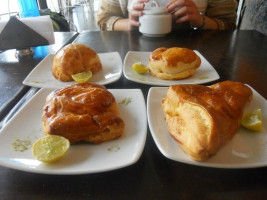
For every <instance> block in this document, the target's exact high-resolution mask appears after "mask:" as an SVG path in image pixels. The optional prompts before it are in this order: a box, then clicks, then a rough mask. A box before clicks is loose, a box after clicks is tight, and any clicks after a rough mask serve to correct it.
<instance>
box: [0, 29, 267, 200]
mask: <svg viewBox="0 0 267 200" xmlns="http://www.w3.org/2000/svg"><path fill="white" fill-rule="evenodd" d="M74 42H76V43H84V44H87V45H89V46H90V47H92V48H93V49H95V51H96V52H98V53H102V52H113V51H118V52H119V53H120V55H121V57H122V59H124V57H125V55H126V53H127V51H129V50H136V51H152V50H154V49H155V48H158V47H163V46H165V47H172V46H180V47H188V48H191V49H196V50H198V51H199V52H200V53H201V54H202V55H203V56H204V57H205V58H206V59H207V60H208V61H209V62H210V63H211V64H212V65H213V66H214V68H215V69H216V70H217V72H218V73H219V75H220V77H221V78H220V80H218V81H223V80H232V81H242V82H244V83H247V84H249V85H251V86H252V87H253V88H254V89H255V90H257V91H258V92H259V93H260V94H261V95H262V96H263V97H265V98H267V85H266V78H267V64H266V57H267V45H266V44H267V36H264V35H262V34H260V33H258V32H256V31H229V32H228V31H221V32H220V31H203V32H184V31H180V32H174V33H171V34H170V35H168V37H163V38H147V37H145V36H142V35H140V34H139V33H138V32H135V31H133V32H84V33H81V34H79V36H78V37H77V38H76V39H75V41H74ZM208 84H211V83H208ZM208 84H206V85H208ZM106 87H107V88H141V89H142V91H143V94H144V96H145V98H146V97H147V92H148V89H149V88H150V87H151V86H148V85H143V84H138V83H135V82H132V81H129V80H127V79H126V78H124V77H123V76H122V77H121V78H120V79H119V81H117V82H115V83H112V84H109V85H107V86H106ZM0 148H1V147H0ZM266 159H267V158H266ZM0 198H1V199H98V200H99V199H164V200H165V199H184V200H188V199H190V200H191V199H192V200H195V199H208V200H217V199H218V200H224V199H233V200H236V199H242V200H250V199H253V200H254V199H255V200H256V199H257V200H258V199H267V168H266V167H261V168H254V169H218V168H207V167H198V166H192V165H188V164H183V163H179V162H175V161H172V160H169V159H167V158H165V157H164V156H163V155H162V154H161V153H160V152H159V150H158V148H157V146H156V145H155V143H154V141H153V138H152V136H151V133H150V131H149V129H148V131H147V140H146V144H145V148H144V151H143V154H142V156H141V158H140V159H139V161H138V162H137V163H135V164H133V165H131V166H128V167H125V168H122V169H118V170H114V171H109V172H103V173H96V174H84V175H72V176H68V175H42V174H33V173H28V172H22V171H17V170H13V169H8V168H4V167H0Z"/></svg>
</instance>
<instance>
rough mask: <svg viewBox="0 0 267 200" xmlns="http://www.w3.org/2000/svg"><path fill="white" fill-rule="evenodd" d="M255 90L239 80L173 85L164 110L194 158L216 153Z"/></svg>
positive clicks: (174, 133)
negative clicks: (204, 84)
mask: <svg viewBox="0 0 267 200" xmlns="http://www.w3.org/2000/svg"><path fill="white" fill-rule="evenodd" d="M252 95H253V93H252V90H251V89H250V88H249V87H247V86H246V85H244V84H243V83H240V82H231V81H225V82H221V83H216V84H214V85H212V86H211V87H205V86H201V85H190V84H188V85H174V86H170V87H169V88H168V91H167V96H166V97H165V98H163V99H162V109H163V112H164V115H165V120H166V123H167V127H168V130H169V133H170V134H171V136H172V137H173V138H174V139H175V140H176V141H177V142H178V143H179V145H180V146H181V147H182V149H183V150H184V152H186V153H187V154H188V155H189V156H190V157H191V158H192V159H194V160H197V161H204V160H206V159H207V158H209V157H211V156H212V155H215V154H216V153H217V152H218V151H219V150H220V149H221V148H222V147H223V146H224V145H225V144H226V143H227V142H228V141H230V140H231V139H232V138H233V136H234V135H235V133H236V132H237V130H238V128H239V127H240V121H241V118H242V114H243V109H244V107H245V105H246V103H247V102H249V101H251V99H252Z"/></svg>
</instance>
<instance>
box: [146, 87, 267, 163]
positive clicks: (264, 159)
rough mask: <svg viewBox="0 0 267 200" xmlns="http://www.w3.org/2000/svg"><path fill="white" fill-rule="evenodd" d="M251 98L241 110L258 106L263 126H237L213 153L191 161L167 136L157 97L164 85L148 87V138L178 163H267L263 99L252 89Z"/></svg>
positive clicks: (164, 91)
mask: <svg viewBox="0 0 267 200" xmlns="http://www.w3.org/2000/svg"><path fill="white" fill-rule="evenodd" d="M251 89H252V90H253V94H254V97H253V99H252V101H251V102H250V103H249V104H248V105H247V106H246V107H245V110H244V113H247V112H250V111H252V110H254V109H257V108H261V109H262V114H263V129H262V131H261V132H257V133H254V132H251V131H248V130H246V129H244V128H243V127H240V129H239V130H238V132H237V133H236V135H235V136H234V138H233V139H232V140H231V141H230V142H229V143H228V144H227V145H226V146H224V147H223V148H222V149H221V150H220V151H219V152H218V153H217V154H216V155H215V156H213V157H211V158H209V159H208V160H206V161H205V162H197V161H194V160H192V159H191V158H190V157H189V156H188V155H187V154H186V153H184V152H183V150H182V149H181V148H180V146H179V144H178V143H177V142H176V141H175V140H174V139H173V138H172V137H171V136H170V134H169V132H168V129H167V125H166V122H165V119H164V114H163V111H162V108H161V100H162V98H163V97H165V96H166V94H167V87H152V88H150V90H149V93H148V97H147V113H148V114H147V115H148V124H149V128H150V131H151V134H152V137H153V139H154V141H155V143H156V145H157V147H158V148H159V150H160V152H161V153H162V154H163V155H164V156H165V157H167V158H169V159H171V160H175V161H178V162H182V163H187V164H191V165H198V166H204V167H217V168H253V167H262V166H267V123H266V122H267V102H266V100H265V99H264V98H263V97H262V96H261V95H260V94H259V93H257V92H256V91H255V90H254V89H253V88H251Z"/></svg>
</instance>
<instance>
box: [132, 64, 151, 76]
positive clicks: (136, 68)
mask: <svg viewBox="0 0 267 200" xmlns="http://www.w3.org/2000/svg"><path fill="white" fill-rule="evenodd" d="M132 68H133V70H134V71H135V72H137V73H139V74H144V73H146V72H148V68H147V66H146V65H145V64H143V63H141V62H137V63H134V64H133V66H132Z"/></svg>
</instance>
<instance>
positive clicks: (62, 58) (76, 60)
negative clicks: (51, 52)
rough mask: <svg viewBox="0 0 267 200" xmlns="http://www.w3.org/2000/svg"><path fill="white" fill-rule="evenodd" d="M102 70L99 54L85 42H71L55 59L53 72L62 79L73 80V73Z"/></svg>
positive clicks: (57, 77)
mask: <svg viewBox="0 0 267 200" xmlns="http://www.w3.org/2000/svg"><path fill="white" fill-rule="evenodd" d="M100 70H102V64H101V61H100V58H99V56H98V54H97V53H96V52H95V51H94V50H93V49H91V48H89V47H88V46H86V45H84V44H69V45H67V46H65V47H63V48H62V49H60V50H59V51H58V52H57V53H56V55H55V57H54V60H53V66H52V74H53V76H54V77H55V78H56V79H58V80H60V81H64V82H67V81H73V78H72V77H71V75H74V74H77V73H81V72H87V71H91V72H92V73H93V74H95V73H96V72H98V71H100Z"/></svg>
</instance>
